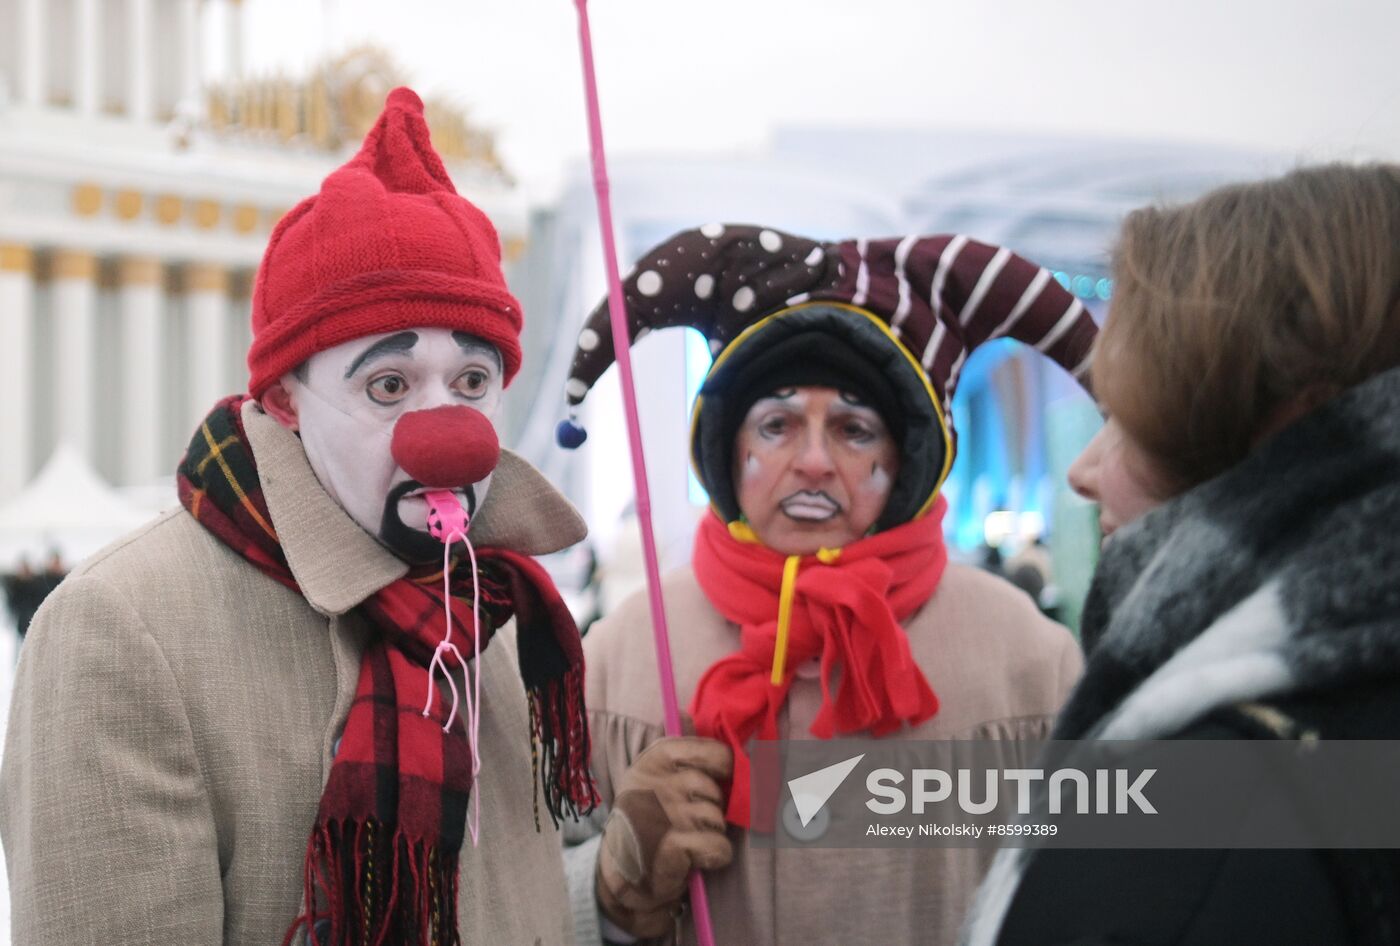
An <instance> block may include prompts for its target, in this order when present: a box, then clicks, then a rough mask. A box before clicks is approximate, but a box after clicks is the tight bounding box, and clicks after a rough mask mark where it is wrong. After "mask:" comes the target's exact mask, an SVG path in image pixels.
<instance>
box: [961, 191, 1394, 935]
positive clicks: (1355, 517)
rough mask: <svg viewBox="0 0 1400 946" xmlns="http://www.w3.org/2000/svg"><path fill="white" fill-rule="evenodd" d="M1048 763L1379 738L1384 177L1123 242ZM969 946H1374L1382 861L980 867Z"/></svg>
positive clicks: (1190, 855)
mask: <svg viewBox="0 0 1400 946" xmlns="http://www.w3.org/2000/svg"><path fill="white" fill-rule="evenodd" d="M1113 267H1114V278H1115V284H1114V296H1113V304H1112V310H1111V312H1110V313H1109V316H1108V320H1107V323H1106V325H1105V327H1104V330H1103V332H1102V333H1101V334H1100V335H1099V337H1098V340H1097V342H1096V345H1095V354H1094V362H1093V368H1092V373H1093V383H1094V389H1095V393H1096V395H1097V396H1098V398H1099V399H1100V402H1101V404H1102V406H1103V409H1104V413H1105V416H1106V422H1105V424H1104V427H1103V429H1102V431H1101V432H1100V433H1099V434H1098V435H1097V436H1096V437H1095V438H1094V440H1093V441H1092V442H1091V443H1090V444H1089V446H1088V447H1087V448H1086V449H1085V451H1084V453H1083V454H1082V455H1081V456H1080V457H1079V459H1078V460H1077V461H1076V462H1075V464H1074V465H1073V467H1072V468H1071V470H1070V473H1069V478H1070V484H1071V486H1072V487H1073V488H1074V489H1075V490H1076V491H1077V492H1079V493H1080V494H1082V495H1083V496H1085V497H1086V498H1088V499H1090V500H1093V501H1095V502H1097V503H1098V504H1099V507H1100V521H1101V524H1102V527H1103V532H1104V534H1105V540H1104V550H1103V557H1102V559H1101V561H1100V563H1099V567H1098V570H1097V572H1096V574H1095V577H1094V583H1093V586H1092V588H1091V590H1090V593H1089V599H1088V601H1087V603H1086V607H1085V614H1084V623H1083V634H1084V644H1085V647H1086V650H1087V652H1088V655H1089V656H1088V659H1087V664H1086V670H1085V675H1084V678H1083V680H1082V681H1081V683H1080V685H1079V686H1078V688H1077V689H1076V690H1075V692H1074V694H1073V695H1072V697H1071V698H1070V701H1069V703H1068V704H1067V706H1066V708H1065V710H1064V712H1063V714H1062V715H1061V717H1060V719H1059V721H1058V722H1057V724H1056V728H1055V733H1054V738H1057V739H1080V740H1084V739H1089V740H1094V739H1128V740H1148V739H1250V738H1274V739H1296V738H1299V737H1300V736H1301V735H1302V734H1309V736H1311V737H1315V738H1321V739H1325V740H1337V739H1396V738H1400V689H1398V688H1397V683H1400V583H1398V582H1397V581H1396V566H1397V565H1400V167H1397V166H1394V165H1371V166H1364V167H1356V166H1344V165H1331V166H1325V167H1315V168H1306V169H1302V170H1298V171H1294V172H1293V173H1291V174H1288V175H1286V176H1284V177H1282V178H1279V179H1276V180H1270V181H1265V182H1261V183H1253V184H1243V185H1236V186H1231V187H1226V188H1222V189H1220V190H1217V191H1214V192H1212V193H1210V194H1208V195H1206V196H1205V197H1203V198H1201V199H1199V200H1197V201H1196V202H1194V203H1191V204H1187V205H1185V206H1181V207H1173V208H1146V209H1142V210H1138V211H1136V212H1134V213H1132V214H1130V215H1129V216H1128V218H1127V219H1126V221H1125V222H1124V225H1123V230H1122V234H1121V236H1120V239H1119V242H1118V246H1117V251H1116V254H1115V258H1114V264H1113ZM966 941H967V942H970V943H973V944H988V943H999V944H1021V943H1034V944H1036V946H1047V944H1054V943H1076V944H1095V943H1115V944H1117V943H1154V944H1159V943H1161V944H1165V943H1171V944H1214V943H1226V942H1228V943H1232V944H1235V943H1270V944H1274V943H1327V944H1336V943H1381V942H1384V943H1394V942H1400V857H1397V854H1396V852H1393V851H1369V852H1368V851H1351V852H1343V853H1338V852H1327V851H1251V850H1217V851H1067V850H1064V851H1060V850H1057V851H1048V850H1045V851H1040V852H1035V853H1031V852H1029V851H1026V850H1021V851H1011V850H1007V851H1003V852H1002V854H1001V855H999V857H998V862H997V865H996V866H995V867H994V868H993V871H992V874H991V876H990V878H989V880H988V882H987V884H986V885H985V886H984V888H983V890H982V892H981V894H980V896H979V902H978V908H977V910H976V911H975V912H974V915H973V920H972V922H971V923H970V925H969V928H968V930H967V933H966Z"/></svg>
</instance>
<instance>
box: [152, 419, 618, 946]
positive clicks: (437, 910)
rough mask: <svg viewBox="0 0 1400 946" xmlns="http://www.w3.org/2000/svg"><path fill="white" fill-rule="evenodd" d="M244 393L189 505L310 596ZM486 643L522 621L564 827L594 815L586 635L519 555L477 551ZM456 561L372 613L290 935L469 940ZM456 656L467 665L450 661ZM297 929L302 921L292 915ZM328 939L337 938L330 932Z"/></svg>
mask: <svg viewBox="0 0 1400 946" xmlns="http://www.w3.org/2000/svg"><path fill="white" fill-rule="evenodd" d="M243 400H244V399H243V398H242V397H231V398H227V399H225V400H223V401H221V402H219V404H218V405H217V406H216V407H215V408H214V410H213V412H212V413H210V415H209V417H208V418H207V419H206V420H205V421H204V422H203V423H202V424H201V425H200V428H199V430H197V431H196V432H195V435H194V438H193V440H191V442H190V447H189V450H188V452H187V453H186V455H185V458H184V460H183V461H182V462H181V464H180V468H179V471H178V473H177V479H178V484H179V494H180V502H181V503H182V504H183V505H184V506H185V508H186V509H188V510H189V511H190V514H191V515H193V516H194V518H195V519H196V520H197V521H198V522H199V523H200V524H201V525H203V526H204V527H205V528H206V529H208V530H209V531H210V532H211V533H212V534H213V535H214V536H216V537H217V538H218V539H219V540H220V541H222V542H223V543H224V544H225V545H227V546H228V547H229V548H231V549H232V550H233V551H235V552H237V553H238V554H239V555H240V556H242V557H243V558H244V559H245V560H246V561H248V562H249V563H250V564H252V565H253V566H254V567H255V568H257V569H258V570H259V571H261V572H263V573H264V574H266V575H268V576H269V577H271V578H273V579H274V580H276V581H278V582H280V583H281V584H283V585H285V586H287V587H288V588H291V589H293V590H297V584H296V579H295V578H294V577H293V575H292V572H291V569H290V567H289V566H288V564H287V560H286V557H285V556H284V554H283V552H282V548H281V544H280V542H279V541H278V538H277V533H276V529H275V526H274V523H273V522H272V518H271V516H270V514H269V513H268V509H267V504H266V502H265V500H264V498H263V495H262V489H261V485H260V482H259V480H258V472H257V464H256V460H255V459H254V457H253V453H252V451H251V449H249V447H248V444H247V440H246V436H245V434H244V431H243V425H242V418H241V413H240V409H241V407H242V403H243ZM477 557H478V560H479V563H480V567H479V575H480V582H479V583H480V592H481V605H482V608H481V611H482V615H481V618H482V620H481V630H482V640H481V641H480V647H481V649H482V650H485V648H486V646H487V645H488V644H489V643H490V640H491V635H492V634H493V633H494V632H495V630H496V629H497V628H499V627H501V626H502V625H503V624H505V623H506V622H507V621H509V620H510V619H511V618H512V617H514V618H515V620H516V627H517V633H518V644H519V661H520V673H521V677H522V679H523V680H524V683H525V690H526V694H527V697H528V700H529V710H530V720H531V723H532V727H531V739H532V741H533V750H534V751H533V753H532V756H533V758H534V759H535V760H536V766H537V768H538V769H539V770H540V771H539V772H538V773H537V777H538V782H537V783H536V784H537V788H536V792H537V793H538V791H539V788H540V787H542V788H543V789H544V796H545V805H546V807H547V808H548V810H549V812H550V815H551V817H552V818H554V819H555V821H556V822H557V821H558V820H559V819H560V818H561V817H563V816H564V815H565V814H566V813H570V814H573V815H575V816H577V815H578V814H581V813H584V812H586V811H588V810H590V809H591V808H592V806H593V804H594V803H595V801H596V794H595V790H594V787H593V783H592V780H591V777H590V775H589V772H588V762H589V739H588V727H587V722H586V720H585V717H584V706H583V651H582V646H581V642H580V640H579V634H578V629H577V628H576V626H575V625H574V622H573V618H572V617H571V616H570V615H569V611H568V609H567V608H566V607H565V606H564V603H563V601H562V600H561V599H560V597H559V593H558V591H557V590H555V588H554V585H553V583H552V582H551V581H550V579H549V577H548V575H547V574H546V573H545V572H544V570H543V569H542V568H541V567H540V566H539V565H538V564H536V563H535V562H534V561H532V560H531V559H529V558H528V557H526V556H524V555H520V554H518V553H515V552H510V551H507V550H504V549H490V548H482V549H478V550H477ZM442 587H443V581H442V572H441V568H438V570H437V571H436V573H433V572H431V569H430V568H419V569H415V570H414V571H411V572H410V573H409V574H408V575H407V576H405V577H404V578H401V579H399V580H398V581H395V582H393V583H392V584H390V585H388V586H386V587H385V588H382V589H381V590H379V591H378V592H376V593H375V594H374V595H373V596H372V597H371V598H369V599H368V600H367V601H365V602H364V603H363V604H361V605H360V606H359V608H360V611H361V612H362V613H363V614H364V616H365V617H366V618H367V620H368V622H369V624H370V625H371V626H372V627H373V628H374V629H375V631H376V632H377V633H376V634H375V635H374V637H373V638H372V639H371V641H370V643H369V645H368V647H367V648H366V650H365V653H364V656H363V657H362V659H361V663H360V679H359V683H358V685H357V687H356V692H355V700H354V703H353V704H352V705H351V708H350V713H349V716H348V718H347V719H346V723H345V729H344V732H343V734H342V736H341V739H340V748H339V750H338V752H337V753H336V756H335V761H334V762H333V763H332V765H331V772H330V777H329V778H328V779H327V782H326V786H325V789H324V791H323V793H322V795H321V802H320V806H319V810H318V812H317V816H316V823H315V825H314V826H313V827H312V832H311V838H310V840H309V841H308V843H307V854H306V864H305V872H306V873H305V891H304V896H305V901H304V908H305V911H306V912H305V913H304V914H303V916H301V917H299V918H297V921H296V923H295V924H294V925H293V926H292V928H291V929H290V930H289V931H288V939H289V940H290V939H291V938H292V935H293V934H294V933H295V931H296V929H297V928H298V927H299V926H300V925H301V924H302V923H305V924H306V925H308V926H318V927H319V928H321V929H322V930H323V932H321V933H318V941H319V942H320V943H321V944H322V946H341V944H349V943H352V942H354V943H359V942H362V941H363V942H392V943H401V944H420V943H421V944H425V946H426V944H428V943H433V944H448V946H452V944H456V943H459V942H460V936H459V932H458V930H459V924H458V919H457V869H458V852H459V851H460V850H461V847H462V842H463V838H464V832H465V827H466V817H467V802H468V799H469V797H470V794H471V790H472V753H471V745H470V743H469V741H468V734H467V730H466V727H465V724H464V723H463V722H462V721H461V719H460V717H459V718H458V719H457V721H456V722H455V724H454V726H453V727H452V728H451V729H450V730H446V731H445V730H444V726H445V725H446V723H447V720H448V708H447V700H446V698H445V697H444V696H443V690H442V688H438V689H437V690H436V691H435V695H434V696H433V698H432V702H431V704H430V713H429V715H428V716H427V717H424V716H423V707H424V705H425V700H426V698H427V696H428V692H429V690H428V671H427V668H428V665H429V661H430V660H431V659H432V656H433V652H434V649H435V648H436V646H437V643H438V641H439V640H440V639H441V638H442V636H443V632H444V628H443V614H444V607H443V601H442V596H441V590H442ZM472 597H473V584H472V574H471V569H470V568H467V567H461V568H458V567H456V565H455V563H454V567H453V571H452V574H451V601H450V607H451V614H452V633H453V637H454V638H455V639H457V640H462V641H466V642H468V643H466V644H463V645H462V647H463V650H465V651H467V652H470V651H471V649H472V647H471V641H472V638H473V631H472V628H473V620H472ZM444 656H445V661H446V664H447V666H448V667H449V669H450V670H452V671H455V672H460V666H461V665H460V663H459V662H458V661H457V660H456V659H455V657H453V656H452V655H451V654H446V655H444ZM288 920H289V922H290V921H291V918H290V917H289V918H288ZM327 929H328V932H324V930H327Z"/></svg>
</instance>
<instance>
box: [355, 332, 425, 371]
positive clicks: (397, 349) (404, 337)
mask: <svg viewBox="0 0 1400 946" xmlns="http://www.w3.org/2000/svg"><path fill="white" fill-rule="evenodd" d="M417 344H418V333H417V332H399V333H398V334H396V335H390V336H389V337H388V338H381V339H380V340H379V341H377V342H375V343H374V344H373V345H371V346H369V347H368V348H366V349H365V350H364V351H362V352H360V356H359V357H358V358H356V359H355V360H354V361H352V362H350V367H349V368H348V369H346V371H345V377H346V379H347V380H348V379H349V378H350V377H351V376H353V375H354V374H355V372H356V371H359V370H360V368H361V367H363V366H364V365H365V363H366V362H370V361H373V360H374V359H376V358H382V357H384V356H385V355H391V354H402V353H403V352H407V351H410V350H411V349H412V348H413V346H414V345H417Z"/></svg>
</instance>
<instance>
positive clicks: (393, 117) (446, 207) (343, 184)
mask: <svg viewBox="0 0 1400 946" xmlns="http://www.w3.org/2000/svg"><path fill="white" fill-rule="evenodd" d="M521 318H522V315H521V311H520V303H519V302H517V301H516V299H515V297H514V296H512V295H511V294H510V290H509V289H507V288H506V281H505V276H504V274H502V272H501V243H500V239H499V237H497V235H496V228H495V227H493V226H492V225H491V221H490V220H488V219H487V218H486V215H485V214H483V213H482V212H481V211H480V210H478V209H477V208H476V207H475V206H474V205H473V204H472V203H471V202H470V201H468V200H466V199H465V198H463V197H460V196H458V194H457V191H456V189H455V188H454V187H453V186H452V181H451V179H450V178H448V176H447V171H446V169H445V168H444V167H443V166H442V160H441V159H440V158H439V157H438V156H437V153H436V152H435V151H434V150H433V147H432V144H431V143H430V141H429V139H428V125H427V122H426V121H424V119H423V102H422V100H421V99H419V98H418V96H417V95H416V94H414V92H413V90H411V89H406V88H402V89H395V90H394V91H393V92H390V93H389V98H388V100H387V102H386V103H385V105H384V112H383V114H382V115H380V116H379V121H377V122H376V123H375V125H374V127H373V128H372V129H370V132H369V134H368V135H367V136H366V137H365V143H364V145H363V146H362V147H361V148H360V152H359V153H358V154H357V155H355V157H354V158H352V159H351V160H350V161H349V162H348V163H347V164H345V165H344V166H343V167H341V168H339V169H338V170H336V171H335V172H333V173H332V174H331V175H330V176H329V177H327V178H326V180H325V182H324V183H322V185H321V192H320V193H319V194H317V195H315V196H313V197H308V198H307V199H306V200H303V201H302V202H301V203H300V204H298V205H297V206H296V207H295V208H294V209H293V210H292V211H291V212H290V213H288V214H287V215H286V216H285V217H284V218H282V221H281V222H280V223H279V224H278V225H277V228H276V229H275V230H274V231H273V232H272V239H271V240H270V241H269V242H268V245H267V252H266V253H265V254H264V255H263V261H262V265H261V266H260V267H259V268H258V279H257V284H256V286H255V287H254V290H253V344H252V347H251V348H249V349H248V373H249V376H250V377H249V381H248V390H249V393H251V394H252V396H253V397H261V396H262V393H263V392H264V391H266V390H267V388H268V386H269V385H271V384H272V383H274V382H275V381H276V380H277V379H278V378H280V377H282V376H283V375H284V374H286V373H287V372H289V371H291V370H293V369H294V368H296V367H297V366H298V365H300V364H301V363H302V362H303V361H305V360H306V359H307V358H310V357H311V356H312V355H314V354H316V352H318V351H324V350H325V349H327V348H331V347H333V346H335V345H339V344H341V343H342V342H348V341H350V340H351V339H355V338H360V337H363V336H365V335H377V334H380V333H383V332H393V331H399V330H403V329H409V328H415V327H417V326H434V327H441V328H448V329H455V330H457V331H461V332H466V333H468V334H470V335H474V336H476V337H477V338H480V339H482V340H484V341H488V342H490V343H491V344H493V345H495V346H496V348H497V349H498V350H499V351H500V353H501V362H502V367H503V368H504V371H505V383H506V384H510V382H511V379H512V378H514V377H515V373H516V372H517V371H518V370H519V369H520V328H521Z"/></svg>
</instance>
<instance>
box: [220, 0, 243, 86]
mask: <svg viewBox="0 0 1400 946" xmlns="http://www.w3.org/2000/svg"><path fill="white" fill-rule="evenodd" d="M227 3H228V9H227V11H226V12H227V13H228V17H227V19H226V20H225V23H224V25H225V26H226V27H227V30H228V35H227V36H226V37H225V40H226V41H227V42H228V81H229V82H238V81H240V80H241V79H242V78H243V3H242V0H227Z"/></svg>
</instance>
